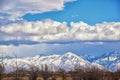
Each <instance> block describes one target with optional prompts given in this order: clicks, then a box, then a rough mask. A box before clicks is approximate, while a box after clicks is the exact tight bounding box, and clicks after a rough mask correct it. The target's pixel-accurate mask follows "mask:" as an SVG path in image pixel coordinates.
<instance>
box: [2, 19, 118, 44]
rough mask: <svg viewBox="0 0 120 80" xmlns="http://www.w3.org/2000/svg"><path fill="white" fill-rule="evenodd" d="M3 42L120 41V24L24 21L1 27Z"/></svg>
mask: <svg viewBox="0 0 120 80" xmlns="http://www.w3.org/2000/svg"><path fill="white" fill-rule="evenodd" d="M0 35H1V40H31V41H37V42H49V41H68V40H70V41H76V40H77V41H79V40H120V22H109V23H107V22H105V23H101V24H96V25H95V26H91V25H88V24H86V23H84V22H77V23H74V22H71V27H68V26H67V23H66V22H63V23H60V22H57V21H53V20H49V19H47V20H43V21H37V22H27V21H23V22H21V23H12V24H9V25H5V26H1V27H0Z"/></svg>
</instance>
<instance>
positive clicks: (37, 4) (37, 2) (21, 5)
mask: <svg viewBox="0 0 120 80" xmlns="http://www.w3.org/2000/svg"><path fill="white" fill-rule="evenodd" d="M71 1H75V0H12V1H10V0H0V13H2V14H7V15H4V16H5V17H6V16H7V17H9V18H11V19H15V18H18V17H22V16H23V15H24V14H26V13H43V12H48V11H55V10H62V9H63V8H64V4H65V3H66V2H71Z"/></svg>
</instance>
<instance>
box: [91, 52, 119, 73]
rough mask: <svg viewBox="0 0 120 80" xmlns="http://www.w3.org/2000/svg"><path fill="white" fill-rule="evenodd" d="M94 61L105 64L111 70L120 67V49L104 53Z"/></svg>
mask: <svg viewBox="0 0 120 80" xmlns="http://www.w3.org/2000/svg"><path fill="white" fill-rule="evenodd" d="M93 62H94V63H97V64H100V65H102V66H105V67H106V68H108V69H109V70H112V71H115V70H116V69H117V68H119V67H120V65H118V64H120V51H113V52H110V53H106V54H103V55H102V56H100V57H98V58H96V60H94V61H93Z"/></svg>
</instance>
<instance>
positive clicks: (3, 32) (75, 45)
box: [0, 0, 120, 56]
mask: <svg viewBox="0 0 120 80" xmlns="http://www.w3.org/2000/svg"><path fill="white" fill-rule="evenodd" d="M119 41H120V1H119V0H92V1H90V0H29V1H25V0H12V1H9V0H1V1H0V49H1V52H5V53H16V54H18V55H19V56H34V55H39V54H63V53H65V52H73V53H76V54H78V55H80V54H90V55H100V54H103V53H107V52H111V51H114V50H120V46H119V45H120V42H119Z"/></svg>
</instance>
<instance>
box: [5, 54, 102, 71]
mask: <svg viewBox="0 0 120 80" xmlns="http://www.w3.org/2000/svg"><path fill="white" fill-rule="evenodd" d="M16 60H17V65H19V66H18V67H25V68H28V67H29V66H30V65H32V66H37V67H40V68H41V65H45V64H46V65H48V68H49V69H50V70H52V71H55V70H58V69H59V68H62V69H65V70H67V71H69V70H74V69H75V68H76V67H88V66H89V67H98V68H100V69H103V68H104V67H103V66H101V65H99V64H96V63H90V62H89V61H87V60H84V59H83V58H82V57H80V56H78V55H76V54H74V53H71V52H67V53H65V54H63V55H49V56H40V55H37V56H35V57H26V58H18V59H15V58H13V59H4V63H5V64H6V69H7V70H9V71H11V70H12V69H13V68H14V69H15V67H16Z"/></svg>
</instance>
